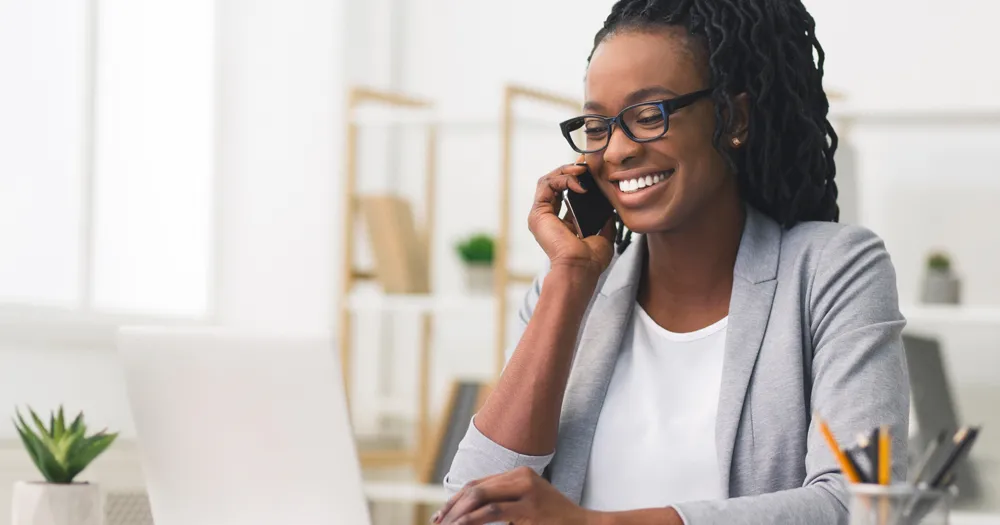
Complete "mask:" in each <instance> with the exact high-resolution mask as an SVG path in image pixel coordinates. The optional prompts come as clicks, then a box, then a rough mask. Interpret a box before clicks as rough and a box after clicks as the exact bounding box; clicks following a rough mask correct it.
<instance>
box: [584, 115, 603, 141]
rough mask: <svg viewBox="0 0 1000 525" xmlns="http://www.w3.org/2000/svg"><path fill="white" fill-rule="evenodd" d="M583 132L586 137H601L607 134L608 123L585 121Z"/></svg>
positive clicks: (592, 120)
mask: <svg viewBox="0 0 1000 525" xmlns="http://www.w3.org/2000/svg"><path fill="white" fill-rule="evenodd" d="M583 131H584V133H586V134H587V136H588V137H595V136H601V135H603V134H605V133H607V132H608V123H607V122H605V121H603V120H598V119H587V121H586V122H585V123H584V124H583Z"/></svg>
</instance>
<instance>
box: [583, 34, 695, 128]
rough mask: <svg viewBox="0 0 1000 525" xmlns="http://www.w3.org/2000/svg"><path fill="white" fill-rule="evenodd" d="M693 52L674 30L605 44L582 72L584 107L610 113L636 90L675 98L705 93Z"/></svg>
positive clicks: (615, 37)
mask: <svg viewBox="0 0 1000 525" xmlns="http://www.w3.org/2000/svg"><path fill="white" fill-rule="evenodd" d="M692 47H693V46H692V45H691V42H690V40H689V39H688V38H687V37H685V36H684V35H683V33H682V32H681V31H680V30H678V29H675V28H663V29H653V30H636V31H627V32H623V33H619V34H614V35H612V36H610V37H608V38H606V39H604V41H603V42H601V44H600V45H599V46H597V49H595V50H594V55H593V57H591V59H590V66H589V67H588V69H587V80H586V93H587V97H586V98H587V102H588V103H592V104H593V105H595V106H600V107H601V108H602V109H605V110H608V111H612V110H617V109H620V108H621V107H623V106H625V105H626V100H625V99H626V98H627V97H628V95H629V94H630V93H633V92H635V91H638V90H640V89H646V88H650V87H661V88H666V89H669V90H670V91H673V92H674V93H677V94H679V95H683V94H685V93H690V92H692V91H698V90H700V89H704V88H705V87H706V85H707V74H706V73H705V71H704V70H705V69H706V66H704V65H702V64H701V63H700V57H698V56H696V54H697V53H696V52H695V51H694V50H693V49H692Z"/></svg>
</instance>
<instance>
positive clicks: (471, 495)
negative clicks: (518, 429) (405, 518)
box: [433, 467, 597, 525]
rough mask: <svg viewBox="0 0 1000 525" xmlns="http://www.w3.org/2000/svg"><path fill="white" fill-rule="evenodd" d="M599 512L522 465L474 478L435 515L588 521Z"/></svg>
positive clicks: (480, 521)
mask: <svg viewBox="0 0 1000 525" xmlns="http://www.w3.org/2000/svg"><path fill="white" fill-rule="evenodd" d="M596 516H597V515H596V514H595V513H593V512H591V511H588V510H586V509H583V508H581V507H580V506H578V505H575V504H574V503H573V502H572V501H570V500H568V499H566V497H565V496H563V495H562V493H560V492H559V491H558V490H556V489H555V487H553V486H552V485H551V484H549V482H548V481H545V480H544V479H542V478H541V476H539V475H538V474H536V473H535V471H533V470H531V469H530V468H527V467H520V468H517V469H514V470H512V471H510V472H505V473H503V474H497V475H495V476H490V477H488V478H483V479H481V480H477V481H472V482H470V483H469V484H468V485H466V486H465V487H463V488H462V490H460V491H459V492H458V494H455V495H454V496H452V498H451V499H450V500H448V503H445V505H444V507H442V508H441V510H439V511H438V512H437V513H436V514H435V515H434V519H433V522H434V523H438V524H442V525H485V524H487V523H494V522H516V523H517V525H535V524H541V523H544V524H546V525H560V524H565V525H569V524H573V525H588V524H591V523H594V522H595V520H596Z"/></svg>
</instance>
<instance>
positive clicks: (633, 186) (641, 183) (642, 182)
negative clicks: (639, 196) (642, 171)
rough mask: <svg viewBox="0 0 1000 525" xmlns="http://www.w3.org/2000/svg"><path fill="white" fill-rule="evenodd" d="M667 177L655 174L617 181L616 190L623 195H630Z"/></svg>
mask: <svg viewBox="0 0 1000 525" xmlns="http://www.w3.org/2000/svg"><path fill="white" fill-rule="evenodd" d="M666 178H667V175H665V174H663V173H657V174H656V175H646V176H645V177H639V178H636V179H630V180H622V181H618V189H620V190H621V191H622V192H625V193H632V192H634V191H638V190H640V189H642V188H648V187H650V186H652V185H654V184H656V183H659V182H662V181H664V180H666Z"/></svg>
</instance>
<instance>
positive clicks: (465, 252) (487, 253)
mask: <svg viewBox="0 0 1000 525" xmlns="http://www.w3.org/2000/svg"><path fill="white" fill-rule="evenodd" d="M457 248H458V254H459V256H461V257H462V260H463V261H465V262H466V263H467V264H492V263H493V237H492V236H490V235H487V234H485V233H478V234H475V235H473V236H471V237H469V238H468V239H466V240H464V241H462V242H460V243H459V244H458V247H457Z"/></svg>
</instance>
